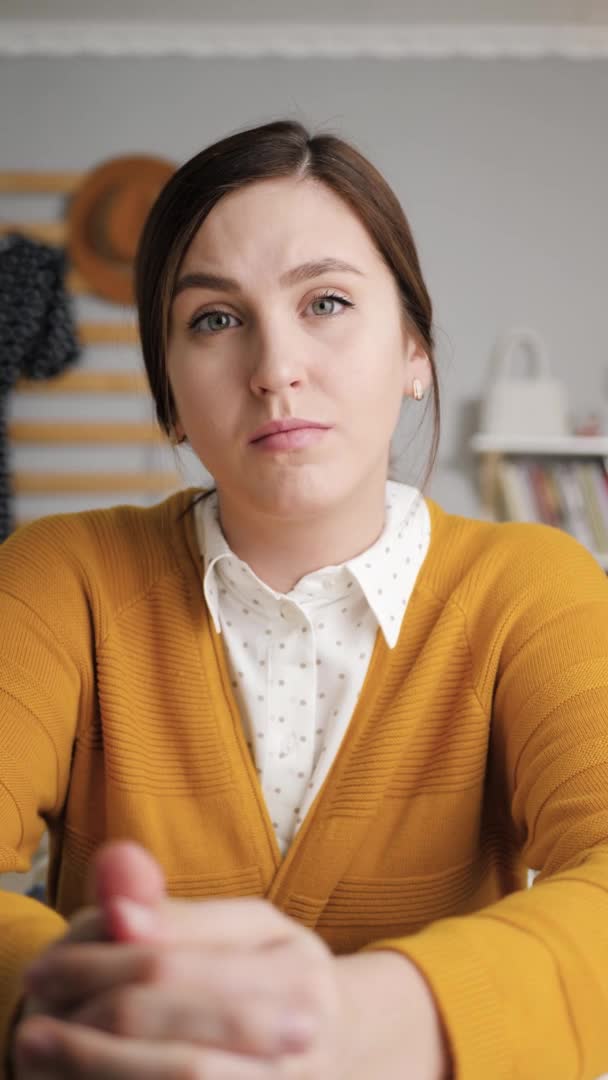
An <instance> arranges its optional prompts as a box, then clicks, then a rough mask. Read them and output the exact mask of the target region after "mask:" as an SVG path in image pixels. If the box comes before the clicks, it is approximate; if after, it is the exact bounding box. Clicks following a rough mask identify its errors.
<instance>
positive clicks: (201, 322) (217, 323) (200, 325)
mask: <svg viewBox="0 0 608 1080" xmlns="http://www.w3.org/2000/svg"><path fill="white" fill-rule="evenodd" d="M238 325H239V320H238V319H237V317H236V315H229V314H228V312H227V311H206V312H205V313H204V314H203V315H195V317H194V318H193V319H192V320H191V321H190V323H189V324H188V326H189V329H190V330H194V331H195V332H196V333H197V334H217V333H218V332H219V331H220V330H228V329H230V328H231V327H232V326H238Z"/></svg>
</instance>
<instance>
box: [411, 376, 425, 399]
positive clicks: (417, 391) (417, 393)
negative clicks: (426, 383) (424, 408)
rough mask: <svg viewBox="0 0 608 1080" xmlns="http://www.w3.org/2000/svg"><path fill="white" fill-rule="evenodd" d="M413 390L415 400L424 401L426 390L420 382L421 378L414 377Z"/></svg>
mask: <svg viewBox="0 0 608 1080" xmlns="http://www.w3.org/2000/svg"><path fill="white" fill-rule="evenodd" d="M412 390H413V393H414V400H415V401H422V399H423V397H424V390H423V389H422V383H421V382H420V379H414V381H413V383H412Z"/></svg>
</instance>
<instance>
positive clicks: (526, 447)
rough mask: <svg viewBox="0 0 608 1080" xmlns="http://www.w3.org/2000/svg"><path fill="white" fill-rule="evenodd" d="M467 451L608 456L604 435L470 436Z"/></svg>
mask: <svg viewBox="0 0 608 1080" xmlns="http://www.w3.org/2000/svg"><path fill="white" fill-rule="evenodd" d="M470 445H471V449H472V450H474V451H475V453H477V454H487V453H497V454H559V455H563V456H566V455H573V456H577V455H578V456H579V457H584V456H587V455H588V456H589V457H594V456H597V457H603V456H604V455H606V456H608V436H606V435H555V436H550V437H547V436H544V437H543V436H538V437H537V436H534V435H526V436H513V437H511V438H509V437H508V436H507V435H484V434H479V435H474V436H473V438H472V439H471V443H470Z"/></svg>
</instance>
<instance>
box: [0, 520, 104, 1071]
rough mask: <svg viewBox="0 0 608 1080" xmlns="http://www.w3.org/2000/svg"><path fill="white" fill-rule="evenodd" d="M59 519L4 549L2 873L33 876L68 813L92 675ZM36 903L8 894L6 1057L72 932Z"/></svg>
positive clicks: (3, 941) (3, 935)
mask: <svg viewBox="0 0 608 1080" xmlns="http://www.w3.org/2000/svg"><path fill="white" fill-rule="evenodd" d="M56 521H57V522H58V521H59V519H47V521H46V522H44V521H40V522H37V523H35V524H34V525H31V526H27V527H26V528H24V529H21V530H18V531H17V532H16V533H14V534H13V535H12V536H11V537H10V538H9V539H8V540H7V541H5V542H4V543H3V544H2V545H0V873H6V872H9V871H12V872H14V871H26V870H28V869H29V867H30V865H31V857H32V855H33V853H34V852H35V851H36V849H37V847H38V845H39V842H40V838H41V836H42V833H43V830H44V828H45V826H46V825H49V827H50V828H51V832H52V830H53V823H54V822H55V821H56V819H57V818H58V817H59V815H60V814H61V811H62V808H63V804H64V801H65V798H66V793H67V790H68V781H69V775H70V761H71V754H72V747H73V743H74V739H75V737H76V733H77V728H78V721H79V714H80V712H81V710H82V707H83V702H84V700H85V698H86V695H87V686H88V684H89V683H90V674H89V673H88V671H87V666H86V660H83V658H84V657H86V655H87V652H90V649H91V646H90V640H89V639H90V629H89V625H90V618H89V615H88V612H87V601H86V590H85V589H84V588H83V582H82V580H79V574H78V572H77V570H76V569H75V567H74V566H73V565H71V561H70V558H69V556H68V555H67V554H66V552H67V551H69V539H70V538H69V537H68V536H66V534H65V529H62V527H61V525H60V524H56ZM64 929H65V924H64V921H63V919H62V918H61V917H60V916H59V915H58V914H56V913H55V912H54V911H52V910H51V909H50V908H49V907H47V906H45V905H44V904H42V903H39V902H38V901H36V900H33V899H30V898H27V897H24V896H21V895H19V894H15V893H9V892H6V891H2V892H0V1049H1V1051H2V1055H1V1056H2V1058H3V1057H4V1052H5V1049H6V1031H7V1027H8V1025H9V1023H10V1020H11V1017H12V1015H13V1012H14V1008H15V1005H16V1003H17V1000H18V998H19V996H20V993H21V986H20V977H21V972H22V970H23V968H24V967H25V965H26V964H27V963H28V962H29V960H30V959H31V958H33V957H34V956H35V955H36V954H37V953H39V952H40V951H41V950H42V949H44V948H45V946H46V945H47V944H49V943H50V941H51V940H53V939H54V938H56V937H58V936H59V935H61V934H62V933H63V931H64Z"/></svg>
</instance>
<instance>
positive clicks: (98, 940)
mask: <svg viewBox="0 0 608 1080" xmlns="http://www.w3.org/2000/svg"><path fill="white" fill-rule="evenodd" d="M136 279H137V303H138V311H139V320H140V330H141V340H142V346H143V353H144V359H145V363H146V368H147V371H148V376H149V380H150V385H151V388H152V393H153V395H154V398H155V401H156V406H157V412H158V418H159V422H160V424H161V426H162V427H163V429H164V430H165V431H166V432H167V433H168V434H169V435H170V436H171V438H172V439H173V441H175V442H181V441H183V440H185V439H187V441H188V442H189V444H190V446H191V447H192V449H193V451H194V452H195V453H196V455H197V456H198V457H199V458H200V460H201V462H203V464H204V465H205V466H206V468H207V469H208V470H209V472H210V473H211V474H212V476H213V478H214V480H215V484H216V487H215V489H213V490H212V491H210V492H203V493H200V492H193V491H192V490H190V491H188V492H180V493H178V494H176V495H173V496H172V497H170V498H169V499H167V500H166V501H165V502H164V503H162V504H161V505H159V506H157V507H153V508H150V509H144V510H142V509H136V508H134V507H117V508H115V509H113V510H102V511H95V512H87V513H79V514H72V515H65V514H64V515H58V516H56V517H53V518H48V519H45V520H42V521H39V522H37V523H34V524H32V525H30V526H28V527H27V528H24V529H21V530H20V531H19V532H18V533H17V534H15V535H14V536H13V537H12V538H11V539H10V540H9V541H8V542H7V543H6V544H5V545H3V547H2V549H1V550H0V626H1V633H2V641H3V648H2V651H3V666H2V675H1V683H0V694H1V696H0V702H1V705H0V708H1V709H2V716H3V725H2V731H3V745H2V755H1V759H0V760H1V761H2V766H1V767H2V781H3V788H2V791H3V800H2V803H1V806H2V818H1V821H2V834H1V836H2V848H1V851H2V859H3V863H2V869H6V870H8V869H15V868H19V869H22V868H26V867H27V865H28V860H29V857H30V855H31V853H32V851H33V850H34V849H35V847H36V845H37V843H38V840H39V837H40V833H41V830H42V827H43V823H47V824H48V827H49V829H50V833H51V838H52V857H51V871H50V877H49V907H44V906H42V905H40V904H38V903H36V902H35V901H33V900H28V899H23V898H16V897H14V896H11V897H8V896H5V897H4V898H3V907H2V920H3V930H4V933H3V934H2V941H3V953H4V959H3V977H2V979H3V981H2V987H3V991H2V1006H3V1009H2V1011H3V1017H4V1022H5V1027H6V1029H7V1036H6V1045H7V1047H8V1051H9V1058H10V1060H11V1062H12V1063H13V1066H14V1070H15V1075H17V1076H18V1077H33V1076H36V1077H38V1076H45V1077H46V1076H53V1077H55V1076H57V1077H59V1076H61V1077H70V1076H78V1077H83V1078H87V1077H94V1078H97V1077H104V1078H108V1077H109V1078H114V1077H120V1078H121V1080H131V1078H135V1077H137V1078H139V1077H142V1078H143V1077H145V1078H146V1080H161V1078H163V1080H164V1078H168V1077H177V1076H189V1077H190V1076H192V1077H194V1076H197V1077H198V1076H200V1077H203V1076H204V1077H206V1078H217V1080H220V1078H221V1080H227V1078H233V1077H238V1078H239V1080H248V1078H251V1080H255V1078H259V1080H263V1078H268V1080H269V1078H271V1077H290V1078H299V1080H300V1078H301V1080H304V1078H312V1077H314V1078H315V1080H325V1078H332V1080H335V1078H340V1077H343V1078H348V1080H363V1078H366V1080H368V1078H374V1080H375V1078H377V1077H382V1078H383V1080H391V1078H393V1077H395V1078H396V1077H402V1076H410V1077H416V1078H427V1077H428V1078H431V1077H432V1078H439V1077H447V1076H457V1077H464V1078H466V1080H476V1078H480V1080H481V1078H482V1077H483V1078H484V1080H486V1078H487V1077H489V1076H492V1077H493V1078H503V1077H504V1078H505V1080H507V1078H508V1080H512V1078H513V1077H514V1076H522V1077H523V1076H530V1077H535V1078H545V1077H547V1078H549V1077H558V1076H559V1077H564V1078H565V1077H572V1078H574V1077H577V1078H587V1077H588V1078H590V1080H591V1078H592V1077H595V1076H596V1075H597V1074H598V1073H599V1072H601V1071H602V1070H603V1069H605V1068H607V1067H608V1035H606V1033H605V1023H604V1013H605V1010H606V1006H607V1005H608V977H607V976H606V970H607V969H608V964H607V961H608V944H607V943H606V934H605V926H606V925H607V918H606V916H607V915H608V899H607V898H606V890H607V888H608V848H607V846H606V837H607V836H608V764H607V763H606V762H607V759H608V736H607V731H606V715H607V711H608V618H607V616H608V586H607V585H606V581H605V578H604V576H603V574H602V572H601V570H600V568H599V567H598V566H597V564H596V563H595V561H594V560H593V558H592V557H591V556H590V555H589V554H588V553H587V552H586V551H585V550H584V549H583V548H582V547H581V546H580V545H579V544H578V543H577V542H576V541H574V540H573V539H571V538H570V537H568V536H566V535H565V534H563V533H561V532H558V531H557V530H554V529H549V528H547V527H544V526H534V525H511V524H503V525H495V524H491V523H487V522H479V521H473V520H467V519H465V518H463V517H458V516H453V515H448V514H447V513H445V512H444V511H443V510H442V509H441V508H440V507H439V506H438V505H437V504H436V503H435V502H434V501H433V500H431V499H428V498H425V497H424V496H423V495H422V493H421V492H420V491H418V490H417V489H415V488H413V487H410V486H407V485H403V484H398V483H395V482H393V481H390V480H387V476H388V469H389V455H390V443H391V436H392V434H393V431H394V429H395V426H396V423H397V419H398V416H399V411H400V408H401V405H402V402H404V401H405V403H406V407H407V408H410V407H411V408H412V409H416V408H418V407H419V406H418V405H417V404H416V402H417V401H421V400H423V399H425V398H427V399H428V398H429V397H431V398H432V400H433V401H434V404H435V409H436V419H438V396H437V378H436V372H435V366H434V358H433V338H432V312H431V303H430V300H429V297H428V294H427V290H426V288H425V285H424V282H423V279H422V276H421V272H420V267H419V263H418V258H417V254H416V249H415V246H414V241H413V239H412V236H411V233H410V230H409V227H408V224H407V222H406V220H405V218H404V216H403V212H402V210H401V208H400V207H399V204H398V202H397V200H396V198H395V196H394V195H393V194H392V193H391V191H390V190H389V188H388V187H387V184H386V182H385V181H384V180H383V179H382V178H381V177H380V176H379V174H378V173H377V172H376V170H375V169H374V168H373V167H372V166H371V165H370V164H369V163H368V162H367V161H366V160H365V159H364V158H362V157H361V156H360V155H359V154H358V153H357V152H356V151H355V150H354V149H353V148H351V147H349V146H348V145H347V144H345V143H344V142H342V141H340V140H339V139H336V138H333V137H330V136H320V137H315V138H311V137H310V136H309V134H308V133H307V132H306V131H305V130H304V129H303V128H302V127H301V126H300V125H299V124H296V123H291V122H277V123H274V124H269V125H266V126H264V127H260V128H257V129H254V130H250V131H244V132H241V133H239V134H237V135H234V136H232V137H230V138H228V139H226V140H223V141H222V142H220V143H218V144H216V145H215V146H212V147H210V148H208V149H207V150H205V151H203V152H202V153H201V154H199V155H197V156H196V157H195V158H193V159H192V160H191V161H190V162H188V163H187V164H186V165H184V166H183V168H181V169H180V170H179V171H178V172H177V173H176V175H175V176H174V177H173V178H172V179H171V180H170V182H169V183H168V185H167V186H166V188H165V189H164V191H163V192H162V193H161V195H160V196H159V199H158V201H157V203H156V205H155V207H154V208H153V210H152V212H151V214H150V217H149V219H148V222H147V225H146V228H145V231H144V235H143V238H142V241H141V245H140V250H139V253H138V262H137V273H136ZM410 403H412V404H411V406H410ZM527 867H532V868H534V869H535V870H536V871H538V876H537V878H536V881H535V885H534V888H532V889H530V890H527V889H526V887H525V886H526V881H527V877H526V868H527ZM87 890H88V892H87ZM184 898H185V900H186V902H184ZM91 901H92V906H90V907H88V908H87V907H86V906H85V905H86V904H87V902H89V903H90V902H91ZM66 920H70V922H69V928H67V927H66ZM66 930H67V934H66ZM62 935H66V936H64V937H62ZM36 957H37V961H36V963H34V964H33V965H32V964H31V961H33V960H34V959H35V958H36ZM28 964H29V965H30V966H29V968H28ZM26 969H27V970H26ZM19 1018H21V1019H20V1020H19Z"/></svg>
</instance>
